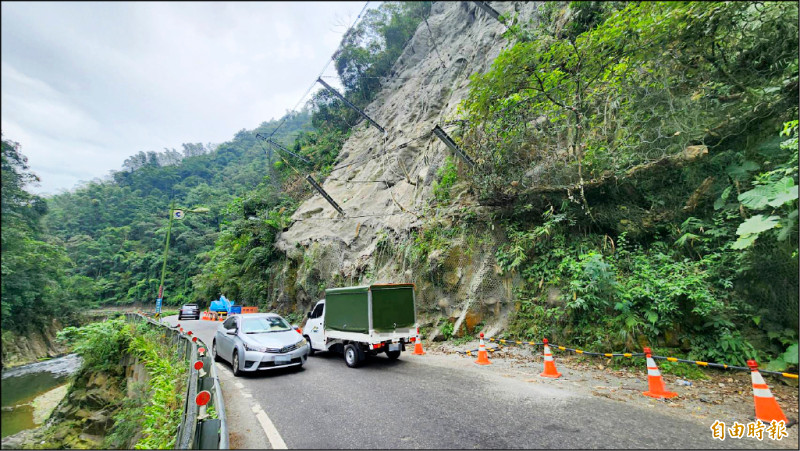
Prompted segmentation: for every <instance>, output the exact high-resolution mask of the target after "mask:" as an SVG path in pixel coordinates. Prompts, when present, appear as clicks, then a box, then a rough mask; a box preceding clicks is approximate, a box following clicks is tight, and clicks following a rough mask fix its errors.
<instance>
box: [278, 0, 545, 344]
mask: <svg viewBox="0 0 800 451" xmlns="http://www.w3.org/2000/svg"><path fill="white" fill-rule="evenodd" d="M492 6H493V7H494V8H495V9H497V10H498V11H500V12H501V13H505V14H509V13H511V14H514V13H518V14H519V17H520V20H523V21H526V20H528V19H530V18H533V17H535V15H536V10H537V8H538V3H534V2H493V5H492ZM427 21H428V25H429V26H430V28H431V30H430V31H429V30H428V27H427V26H426V25H425V24H421V26H420V27H419V28H418V29H417V31H416V33H415V35H414V36H413V37H412V38H411V40H410V41H409V42H408V44H407V45H406V47H405V49H404V50H403V52H402V54H401V55H400V57H399V58H398V60H397V62H396V63H395V64H394V66H393V67H392V74H394V75H393V76H394V78H390V79H388V80H387V81H386V82H385V84H384V86H383V89H382V90H381V91H380V92H379V93H378V94H377V96H376V97H375V100H374V101H373V102H372V103H371V104H369V105H368V106H367V107H366V108H365V112H366V114H367V115H369V116H370V117H371V118H373V119H374V120H375V121H376V122H377V123H379V124H381V125H382V126H383V127H384V128H385V129H386V130H387V134H386V135H383V134H382V133H380V132H379V131H378V130H377V129H376V128H374V127H366V126H361V125H359V126H356V127H354V128H353V131H352V133H351V135H350V138H349V139H348V140H347V141H346V142H345V144H344V146H343V147H342V149H341V151H340V153H339V159H338V161H337V162H336V166H337V167H338V166H342V168H341V169H339V170H336V171H335V172H333V174H332V175H331V177H330V178H329V179H327V180H325V181H324V183H322V185H323V188H324V189H325V190H326V191H327V192H328V194H330V196H331V197H332V198H333V199H334V200H336V201H337V202H338V203H339V204H340V205H341V206H342V208H343V209H344V210H345V213H346V216H345V217H344V218H341V217H339V216H338V214H337V213H336V212H335V211H334V210H333V208H332V207H331V206H330V205H329V204H328V203H327V202H326V201H325V200H324V199H323V198H322V197H321V196H319V195H317V194H315V195H314V196H312V197H311V198H310V199H308V200H307V201H305V202H303V204H301V205H300V207H299V208H298V209H297V211H296V212H295V214H294V215H293V217H292V219H293V220H294V222H293V223H292V225H291V226H290V227H289V228H288V229H287V230H286V231H284V232H282V233H281V234H280V235H279V237H278V238H277V240H276V247H277V248H278V249H279V250H281V251H282V252H284V253H285V254H286V256H287V257H288V259H289V260H290V264H288V265H285V266H286V267H291V266H293V265H294V266H301V263H302V262H304V261H305V260H306V258H305V257H304V256H303V255H304V253H307V252H313V254H314V256H315V258H314V259H311V260H310V261H308V263H309V265H310V267H307V268H304V269H299V270H297V274H296V277H294V278H293V277H292V276H291V274H290V272H291V269H288V268H287V269H285V270H284V272H283V273H281V274H280V275H279V276H277V277H276V278H275V282H274V286H275V287H277V288H276V289H275V292H274V293H272V294H271V296H270V298H271V299H275V300H276V301H277V302H278V303H279V304H282V305H284V306H285V307H286V308H293V307H294V304H295V303H297V304H300V303H301V300H300V297H305V296H306V295H309V296H313V295H314V294H315V290H319V287H320V285H323V286H325V285H328V286H331V285H332V286H337V285H342V284H345V285H347V284H349V285H354V284H359V283H374V282H413V283H415V284H416V285H417V312H418V320H419V321H420V322H425V321H430V320H431V319H432V318H438V317H439V315H441V314H442V313H444V314H445V315H456V316H458V317H457V318H456V319H455V321H456V324H455V325H454V326H455V332H456V333H461V329H462V323H463V322H464V315H465V314H466V312H467V311H468V310H469V306H468V305H464V306H462V307H461V309H460V311H459V312H448V311H447V310H449V309H451V308H453V306H454V305H458V304H461V303H462V302H464V301H466V300H467V299H476V300H481V303H479V305H480V311H475V312H473V315H475V317H478V316H480V317H482V319H483V320H488V318H485V316H486V315H494V314H496V312H499V311H500V309H501V305H502V304H503V303H504V302H505V301H507V300H509V299H510V294H511V290H510V288H511V283H510V279H508V278H503V277H502V276H501V275H500V272H501V271H500V268H499V266H497V264H496V262H495V261H494V257H493V256H494V253H495V250H496V246H497V244H496V243H494V242H488V243H487V242H486V241H484V242H482V243H481V244H477V243H472V244H469V245H468V244H466V243H461V242H452V243H448V244H447V245H446V246H444V248H437V249H429V252H427V254H425V255H423V257H424V258H425V260H424V266H416V267H412V268H409V267H407V266H406V265H407V257H408V256H409V255H411V252H412V250H413V249H411V248H412V247H413V246H406V247H403V248H401V249H399V250H400V251H401V252H405V254H399V255H390V256H389V258H382V257H381V256H380V255H381V254H382V253H385V252H386V251H385V250H384V249H385V248H384V247H381V249H382V250H381V251H378V250H377V243H378V241H379V240H381V241H384V242H385V241H386V238H387V236H388V241H389V242H392V243H394V245H396V246H404V245H406V244H407V240H408V238H409V236H410V234H411V233H412V231H414V230H419V229H420V228H421V227H422V226H423V225H424V224H425V221H427V220H429V218H426V217H424V216H423V209H425V208H427V206H428V205H429V201H430V199H431V198H432V193H433V182H434V180H436V171H437V169H438V168H439V167H440V166H441V164H442V162H443V161H444V158H445V157H447V156H449V155H451V151H450V150H449V149H448V148H447V147H446V146H445V145H444V144H443V143H442V142H441V141H440V140H438V139H437V138H436V137H434V136H432V135H430V132H431V130H432V129H433V127H434V125H439V126H440V127H443V128H444V129H445V130H446V131H447V132H448V133H450V132H453V130H452V128H448V125H447V122H448V121H449V120H451V119H453V118H454V115H455V113H456V108H457V106H458V104H459V103H460V102H461V100H463V99H464V98H465V97H466V95H467V94H468V92H469V77H470V76H471V75H472V74H475V73H483V72H485V71H486V70H488V68H489V67H490V65H491V63H492V61H493V60H494V59H495V57H496V56H497V55H498V54H499V52H500V51H501V49H502V48H503V47H504V46H505V45H506V44H507V43H508V41H507V40H506V39H505V38H502V37H501V35H502V33H503V32H504V31H505V27H504V26H503V25H502V24H500V23H499V22H498V21H497V20H495V19H494V18H492V17H490V16H488V15H487V14H485V13H483V12H482V11H481V10H479V9H477V6H476V5H474V4H473V3H470V2H436V3H434V4H433V5H432V9H431V13H430V16H429V17H428V19H427ZM431 32H432V33H433V34H434V35H435V36H436V45H437V47H438V51H439V53H440V55H441V57H442V59H444V60H445V62H446V67H444V68H442V67H441V62H440V59H439V56H437V54H436V52H434V49H433V45H432V41H431V39H430V33H431ZM419 137H422V138H419ZM417 138H419V139H417ZM459 166H462V164H461V163H459ZM459 173H460V176H461V177H465V176H466V174H465V173H464V168H459ZM354 179H362V180H388V181H390V183H388V184H387V183H358V184H354V183H350V182H348V180H354ZM451 199H454V200H455V202H454V205H453V208H452V214H450V213H448V214H443V215H440V217H438V218H436V219H434V220H435V221H438V222H437V223H438V224H440V226H442V227H445V228H447V227H448V226H451V225H452V224H453V223H454V219H456V218H457V217H458V215H460V214H461V211H462V208H463V207H469V208H470V209H471V210H474V211H475V212H476V213H473V214H477V216H479V217H480V216H481V215H482V216H487V215H488V211H484V210H485V209H482V208H481V207H478V206H477V203H476V202H475V200H474V199H473V198H472V196H471V195H470V193H469V190H468V189H467V185H466V184H457V185H456V186H454V187H453V189H452V191H451ZM354 216H359V217H357V218H356V217H354ZM325 219H329V220H325ZM430 219H433V218H430ZM357 229H358V233H356V232H355V231H356V230H357ZM490 231H491V230H487V232H490ZM379 232H380V233H379ZM412 245H413V243H412ZM469 250H471V251H472V253H471V254H470V253H468V251H469ZM316 257H319V258H316ZM314 271H318V273H317V274H318V275H317V276H315V275H314V274H315V272H314ZM301 288H302V289H301ZM443 299H445V300H446V304H445V303H443V302H442V300H443ZM484 300H489V301H488V304H487V303H486V302H484ZM467 304H469V303H468V302H467ZM487 305H488V306H489V307H490V308H488V309H487ZM442 310H444V311H442ZM475 324H476V323H475V322H474V321H473V320H472V319H470V321H469V322H467V324H466V328H467V329H469V330H471V328H473V327H474V325H475ZM434 338H436V337H434Z"/></svg>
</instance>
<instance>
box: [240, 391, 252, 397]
mask: <svg viewBox="0 0 800 451" xmlns="http://www.w3.org/2000/svg"><path fill="white" fill-rule="evenodd" d="M242 396H243V397H245V398H252V397H253V395H251V394H250V393H245V392H242Z"/></svg>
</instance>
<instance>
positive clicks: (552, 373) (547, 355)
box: [539, 338, 561, 379]
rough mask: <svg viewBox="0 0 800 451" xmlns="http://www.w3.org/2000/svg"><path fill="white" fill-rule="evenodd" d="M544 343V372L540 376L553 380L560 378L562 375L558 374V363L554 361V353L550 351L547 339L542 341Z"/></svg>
mask: <svg viewBox="0 0 800 451" xmlns="http://www.w3.org/2000/svg"><path fill="white" fill-rule="evenodd" d="M542 342H543V343H544V372H542V374H540V375H539V376H542V377H552V378H554V379H555V378H559V377H561V373H559V372H558V370H557V369H556V362H555V361H554V360H553V353H552V352H551V351H550V346H549V345H548V344H547V343H549V342H548V341H547V338H545V339H544V340H542Z"/></svg>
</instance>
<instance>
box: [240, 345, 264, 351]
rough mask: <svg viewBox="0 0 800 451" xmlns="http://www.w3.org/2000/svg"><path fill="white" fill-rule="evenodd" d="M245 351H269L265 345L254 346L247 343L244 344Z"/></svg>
mask: <svg viewBox="0 0 800 451" xmlns="http://www.w3.org/2000/svg"><path fill="white" fill-rule="evenodd" d="M244 349H245V351H256V352H267V350H266V348H264V347H263V346H253V345H249V344H247V343H245V344H244Z"/></svg>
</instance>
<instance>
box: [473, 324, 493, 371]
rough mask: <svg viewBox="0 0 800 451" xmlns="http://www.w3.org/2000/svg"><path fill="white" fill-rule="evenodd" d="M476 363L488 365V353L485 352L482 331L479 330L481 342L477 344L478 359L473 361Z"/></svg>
mask: <svg viewBox="0 0 800 451" xmlns="http://www.w3.org/2000/svg"><path fill="white" fill-rule="evenodd" d="M475 363H477V364H478V365H490V364H491V363H492V362H490V361H489V353H488V352H486V343H484V342H483V332H481V344H480V345H479V346H478V360H476V361H475Z"/></svg>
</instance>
